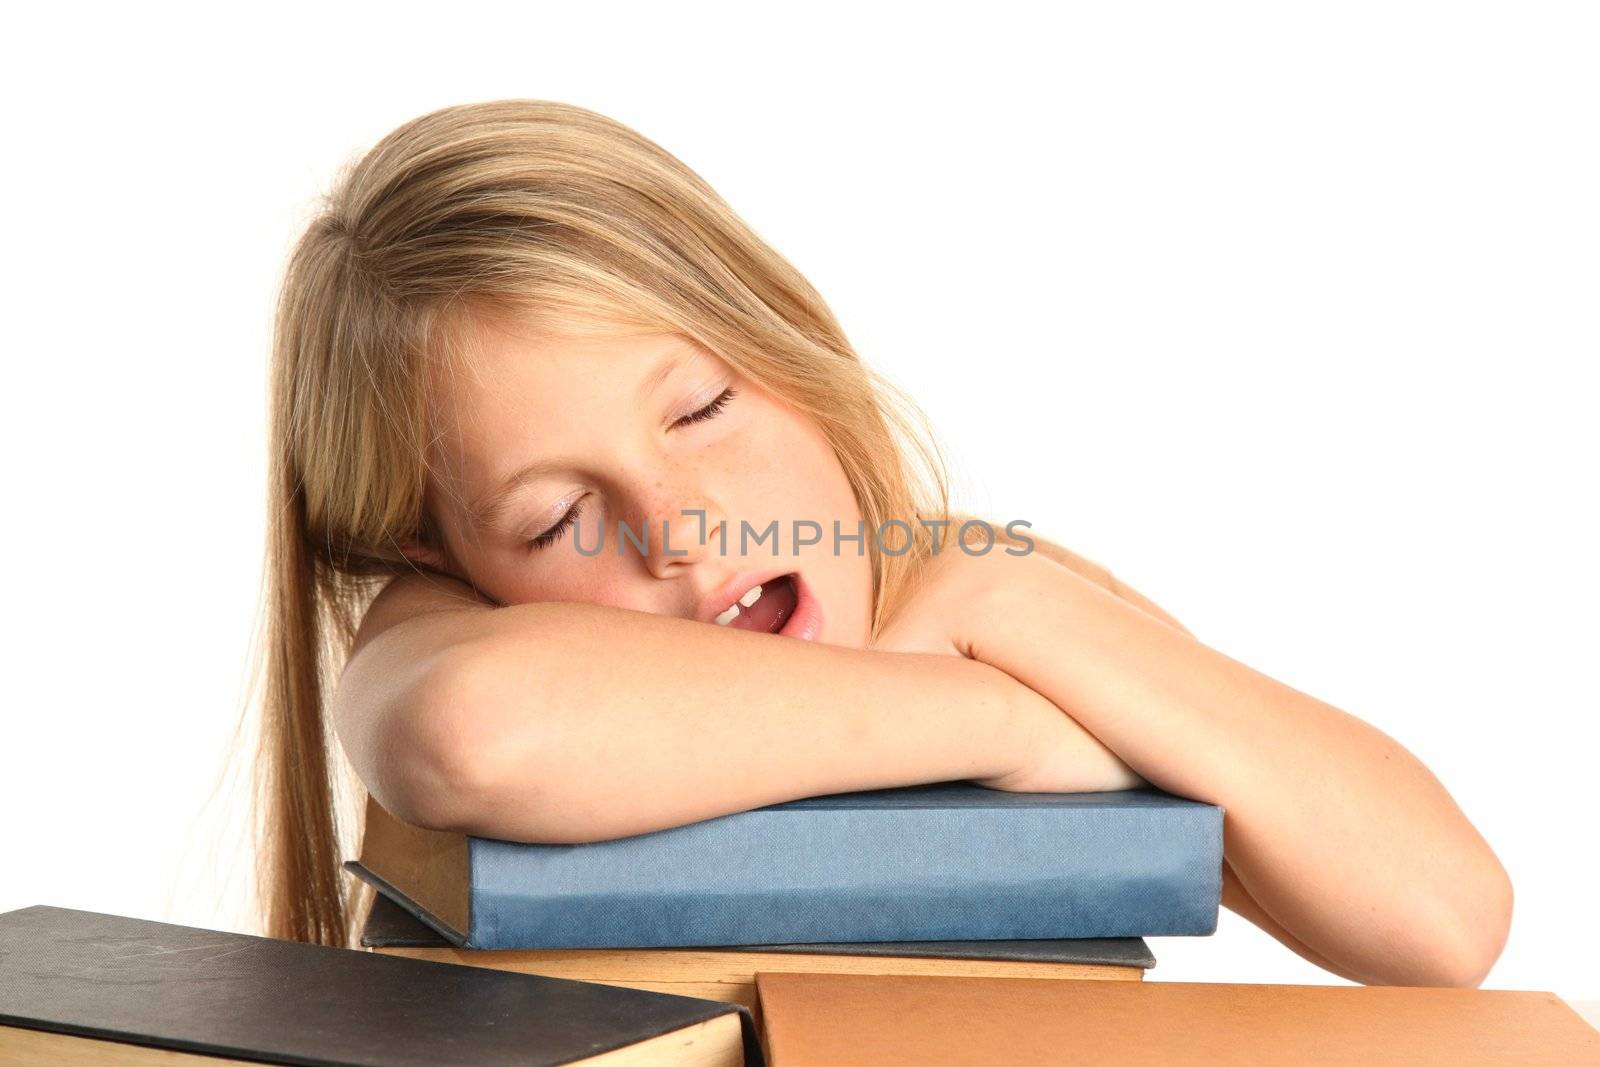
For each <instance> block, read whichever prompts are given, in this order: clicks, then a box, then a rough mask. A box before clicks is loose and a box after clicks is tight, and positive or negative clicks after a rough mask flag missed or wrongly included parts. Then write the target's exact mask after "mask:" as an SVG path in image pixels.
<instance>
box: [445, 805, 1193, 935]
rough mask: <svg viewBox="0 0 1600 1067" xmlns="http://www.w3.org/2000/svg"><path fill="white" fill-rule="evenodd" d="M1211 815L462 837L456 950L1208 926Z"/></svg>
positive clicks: (971, 812)
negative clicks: (464, 904)
mask: <svg viewBox="0 0 1600 1067" xmlns="http://www.w3.org/2000/svg"><path fill="white" fill-rule="evenodd" d="M1222 814H1223V813H1222V809H1221V808H1218V807H1213V806H1210V805H1204V804H1198V803H1194V804H1184V805H1171V806H1152V807H1127V808H1101V809H1097V808H1083V809H1060V808H1038V809H1029V808H1020V809H1002V808H971V809H956V810H951V809H941V808H905V809H894V810H873V811H863V810H851V809H849V808H837V809H816V810H810V811H805V812H798V811H792V810H783V809H781V808H767V809H759V810H756V811H749V812H741V813H738V814H736V815H732V816H726V817H723V818H718V819H711V820H707V821H704V822H699V823H694V824H691V825H687V826H680V827H673V828H670V829H667V830H662V831H659V832H655V833H650V834H642V835H637V836H634V837H628V838H619V839H616V840H612V841H604V842H592V843H585V844H578V845H521V844H511V843H508V842H497V841H489V840H482V839H476V840H474V841H473V848H472V853H471V854H472V882H473V888H472V930H471V936H470V939H469V944H468V947H471V948H484V949H490V948H627V947H633V948H646V947H685V946H695V945H708V946H709V945H718V946H722V945H758V944H793V943H805V942H818V941H825V942H841V941H844V942H848V941H946V940H1009V939H1020V938H1028V939H1032V938H1100V937H1148V936H1168V935H1205V934H1211V933H1214V932H1215V931H1216V927H1217V913H1218V907H1219V904H1220V900H1221V891H1222ZM841 842H846V843H847V845H844V846H841V844H840V843H841Z"/></svg>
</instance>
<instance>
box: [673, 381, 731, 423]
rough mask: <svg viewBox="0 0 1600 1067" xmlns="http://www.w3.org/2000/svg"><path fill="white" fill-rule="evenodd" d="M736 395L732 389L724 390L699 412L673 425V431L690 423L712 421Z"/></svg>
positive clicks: (686, 416)
mask: <svg viewBox="0 0 1600 1067" xmlns="http://www.w3.org/2000/svg"><path fill="white" fill-rule="evenodd" d="M738 395H739V392H738V390H736V389H734V388H732V387H729V388H727V389H724V390H723V391H722V395H721V396H719V397H717V398H716V399H715V400H713V401H712V402H711V403H709V404H707V405H706V406H705V407H703V408H701V409H700V410H699V411H696V412H693V413H692V414H689V415H685V416H684V417H683V418H681V419H679V420H678V421H677V422H675V423H673V424H672V426H673V428H674V429H676V428H677V427H679V426H687V425H688V424H690V423H692V422H704V421H705V420H706V419H714V418H716V417H717V416H718V415H720V414H722V409H723V408H725V407H727V406H728V404H729V402H730V401H732V400H733V398H734V397H736V396H738Z"/></svg>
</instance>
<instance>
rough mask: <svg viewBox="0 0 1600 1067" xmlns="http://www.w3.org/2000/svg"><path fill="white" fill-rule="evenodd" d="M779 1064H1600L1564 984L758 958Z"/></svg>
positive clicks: (1596, 1035)
mask: <svg viewBox="0 0 1600 1067" xmlns="http://www.w3.org/2000/svg"><path fill="white" fill-rule="evenodd" d="M756 985H757V987H758V988H759V989H760V994H761V1005H762V1015H763V1027H762V1043H763V1046H764V1050H765V1053H766V1056H767V1061H768V1063H769V1064H770V1065H771V1067H823V1065H826V1067H849V1065H852V1064H861V1065H876V1064H885V1063H915V1064H918V1065H919V1067H956V1065H963V1067H965V1065H985V1067H986V1065H989V1064H997V1063H1006V1064H1012V1063H1016V1064H1022V1063H1026V1064H1040V1065H1048V1064H1074V1065H1077V1064H1100V1063H1106V1064H1117V1065H1118V1067H1138V1065H1145V1064H1148V1065H1152V1067H1156V1065H1159V1067H1183V1065H1185V1064H1205V1065H1207V1067H1216V1065H1218V1064H1295V1065H1296V1067H1315V1065H1318V1064H1338V1065H1340V1067H1347V1065H1360V1067H1370V1065H1382V1064H1448V1065H1450V1067H1475V1065H1479V1064H1482V1065H1489V1064H1493V1065H1496V1067H1504V1065H1506V1064H1550V1065H1552V1067H1555V1065H1560V1067H1577V1065H1579V1064H1600V1031H1596V1030H1595V1029H1594V1028H1593V1027H1591V1026H1590V1025H1589V1024H1588V1023H1586V1022H1584V1021H1583V1019H1581V1018H1580V1017H1579V1016H1578V1014H1577V1012H1575V1011H1573V1009H1572V1008H1571V1007H1570V1006H1569V1005H1567V1004H1566V1003H1565V1002H1564V1001H1562V1000H1561V999H1560V998H1559V997H1557V996H1556V995H1555V994H1553V993H1543V992H1523V991H1515V990H1498V989H1447V988H1423V987H1414V986H1320V985H1233V984H1212V983H1202V982H1073V981H1067V982H1050V981H1039V980H1037V979H1032V978H957V977H912V976H905V975H891V976H871V975H855V974H798V973H784V972H770V973H769V972H762V973H758V974H757V975H756Z"/></svg>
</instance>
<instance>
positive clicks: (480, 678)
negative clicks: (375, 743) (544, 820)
mask: <svg viewBox="0 0 1600 1067" xmlns="http://www.w3.org/2000/svg"><path fill="white" fill-rule="evenodd" d="M486 680H487V679H486V675H485V673H484V672H483V671H482V670H481V668H480V665H479V663H478V661H477V660H476V659H475V657H474V655H473V654H472V653H471V651H470V649H469V648H468V647H467V646H463V647H460V648H456V649H451V650H450V651H449V652H448V653H445V654H443V655H442V656H441V658H440V661H439V662H438V663H436V664H434V665H433V666H432V667H431V668H430V669H429V671H428V672H427V677H426V679H425V681H424V682H423V683H422V684H421V685H420V686H419V687H418V692H417V694H416V696H415V699H414V700H413V701H412V707H411V709H410V711H409V713H408V714H407V715H406V717H405V721H404V722H403V723H402V724H401V725H400V728H399V729H398V730H397V731H396V736H395V738H394V743H393V748H392V750H391V751H392V757H393V758H392V759H391V761H390V763H391V770H392V773H391V774H390V775H388V776H387V778H388V780H389V781H388V784H389V785H390V789H389V790H387V794H388V795H386V796H384V797H379V798H378V799H379V802H380V803H382V804H383V805H384V807H385V808H386V809H388V810H389V811H390V812H392V813H393V814H394V815H395V817H396V818H399V819H401V820H403V821H405V822H408V823H411V824H412V825H414V826H420V827H423V828H425V829H430V830H445V831H451V832H455V833H465V834H475V835H478V836H493V835H492V834H491V833H488V832H487V831H489V830H491V829H492V828H493V823H494V821H495V815H496V813H499V812H503V811H504V810H505V809H506V807H507V805H508V803H510V802H511V800H512V799H513V798H511V797H510V796H509V795H508V790H507V785H508V783H509V782H510V781H511V776H510V765H511V764H513V763H518V764H520V766H521V768H522V775H523V777H522V779H521V780H522V782H524V783H525V782H527V781H528V780H529V779H531V778H533V777H535V776H533V775H530V774H528V771H527V765H526V762H525V761H519V760H517V759H515V756H514V753H515V750H516V749H517V747H518V741H519V740H520V739H519V738H517V737H513V736H510V733H511V732H510V731H508V730H506V729H504V728H503V725H502V724H504V723H505V722H506V721H507V720H506V719H505V718H504V717H502V716H501V715H500V714H499V713H498V712H497V710H496V708H497V705H496V703H495V702H494V693H493V692H491V687H490V686H489V685H487V684H486ZM527 793H528V790H527V788H526V786H525V785H519V787H518V791H517V796H516V797H515V798H514V799H515V802H516V803H517V804H519V805H522V804H527V802H528V797H527Z"/></svg>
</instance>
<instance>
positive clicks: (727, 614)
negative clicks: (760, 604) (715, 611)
mask: <svg viewBox="0 0 1600 1067" xmlns="http://www.w3.org/2000/svg"><path fill="white" fill-rule="evenodd" d="M760 599H761V586H759V585H755V586H751V587H750V589H749V590H748V591H747V592H746V593H745V595H744V596H742V597H740V598H739V599H738V600H737V601H735V602H734V603H732V604H729V605H728V610H727V611H724V612H723V613H722V614H721V615H718V616H717V625H718V626H726V625H728V624H729V623H730V622H732V621H733V620H734V619H737V618H738V617H739V605H740V604H743V605H744V606H745V607H747V608H748V607H749V606H750V605H751V604H754V603H755V602H756V601H758V600H760Z"/></svg>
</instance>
